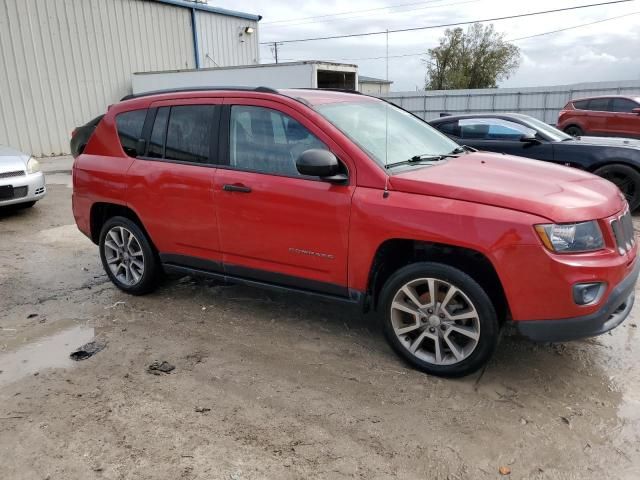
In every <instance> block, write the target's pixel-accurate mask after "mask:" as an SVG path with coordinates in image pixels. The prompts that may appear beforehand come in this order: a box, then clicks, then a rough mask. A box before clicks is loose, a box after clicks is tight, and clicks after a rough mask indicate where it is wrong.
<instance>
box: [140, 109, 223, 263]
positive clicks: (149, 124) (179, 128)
mask: <svg viewBox="0 0 640 480" xmlns="http://www.w3.org/2000/svg"><path fill="white" fill-rule="evenodd" d="M220 104H221V99H190V100H181V101H161V102H156V103H153V104H152V105H151V108H150V109H149V114H148V116H147V121H146V122H145V127H144V128H145V134H144V136H145V138H147V139H148V143H147V146H146V151H145V153H144V155H141V156H139V157H138V158H136V160H135V162H134V163H133V164H132V166H131V167H130V169H129V172H128V175H129V185H130V186H129V203H130V205H131V207H132V208H133V209H134V210H135V211H136V212H137V213H138V215H139V216H140V217H141V218H142V220H143V223H144V226H145V228H146V229H147V230H148V231H149V233H150V235H151V238H152V239H153V242H154V243H155V246H156V248H157V249H158V251H159V252H160V256H161V259H162V260H163V261H164V262H168V263H174V264H180V265H186V266H192V267H195V268H202V267H203V266H204V265H206V266H207V268H208V269H211V270H215V269H218V268H219V267H220V260H221V254H220V243H219V240H218V225H217V221H216V212H215V206H214V194H213V184H214V177H215V171H216V170H215V163H216V160H217V159H216V155H217V135H218V127H219V122H220V110H221V107H220Z"/></svg>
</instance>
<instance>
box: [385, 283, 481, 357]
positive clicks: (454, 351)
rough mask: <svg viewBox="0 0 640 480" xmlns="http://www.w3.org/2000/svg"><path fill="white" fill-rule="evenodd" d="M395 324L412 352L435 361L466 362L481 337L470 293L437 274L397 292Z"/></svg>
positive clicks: (407, 284) (394, 299) (394, 306)
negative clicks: (437, 276)
mask: <svg viewBox="0 0 640 480" xmlns="http://www.w3.org/2000/svg"><path fill="white" fill-rule="evenodd" d="M391 324H392V327H393V331H394V333H395V334H396V336H397V337H398V339H399V341H400V343H401V345H402V346H403V347H404V348H406V349H407V350H408V351H409V353H411V354H412V355H414V356H416V357H417V358H419V359H421V360H423V361H425V362H428V363H431V364H433V365H454V364H457V363H460V362H462V361H463V360H465V359H466V358H468V357H469V356H470V355H471V354H472V353H473V351H474V350H475V349H476V347H477V345H478V342H479V340H480V317H479V315H478V312H477V310H476V307H475V306H474V305H473V303H472V302H471V300H470V299H469V297H468V296H467V295H466V294H465V293H464V292H463V291H462V290H461V289H460V288H458V287H456V286H455V285H453V284H451V283H449V282H447V281H444V280H440V279H436V278H419V279H416V280H412V281H410V282H408V283H406V284H405V285H403V286H402V287H401V288H400V289H399V290H398V291H397V292H396V294H395V296H394V298H393V301H392V302H391Z"/></svg>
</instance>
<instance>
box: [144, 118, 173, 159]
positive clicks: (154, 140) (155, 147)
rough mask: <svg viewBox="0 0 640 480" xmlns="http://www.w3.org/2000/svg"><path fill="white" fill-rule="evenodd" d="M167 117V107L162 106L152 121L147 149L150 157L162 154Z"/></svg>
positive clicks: (157, 156) (161, 155) (160, 156)
mask: <svg viewBox="0 0 640 480" xmlns="http://www.w3.org/2000/svg"><path fill="white" fill-rule="evenodd" d="M168 119H169V107H162V108H160V109H159V110H158V112H157V113H156V119H155V121H154V122H153V129H152V130H151V138H150V139H149V150H148V151H147V156H148V157H152V158H162V157H163V156H164V137H165V134H166V133H167V120H168Z"/></svg>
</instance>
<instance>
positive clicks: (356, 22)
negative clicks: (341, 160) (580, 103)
mask: <svg viewBox="0 0 640 480" xmlns="http://www.w3.org/2000/svg"><path fill="white" fill-rule="evenodd" d="M600 1H601V0H600ZM209 3H210V4H211V5H215V6H219V7H222V8H228V9H232V10H239V11H244V12H247V13H255V14H258V15H262V17H263V18H262V20H261V21H260V24H259V30H258V31H259V40H260V42H273V41H280V40H290V39H301V38H310V37H319V36H330V35H343V34H351V33H360V32H373V31H381V30H387V29H389V30H393V29H401V28H410V27H418V26H428V25H438V24H443V23H453V22H464V21H471V20H478V19H485V18H493V17H502V16H509V15H516V14H521V13H528V12H534V11H541V10H552V9H557V8H563V7H571V6H576V5H585V4H590V3H599V0H537V1H536V2H522V1H520V2H519V1H515V0H512V1H503V0H424V1H422V2H420V1H417V0H350V1H348V2H345V1H336V0H305V1H291V0H270V1H269V2H265V1H258V0H234V1H233V2H230V1H227V2H225V1H215V2H214V1H211V0H210V1H209ZM634 12H638V13H637V14H635V15H630V14H632V13H634ZM336 14H339V15H336ZM327 15H331V16H327ZM623 15H627V16H626V17H624V18H618V19H613V20H610V21H605V22H602V23H598V24H594V25H589V26H584V27H580V28H575V29H571V30H567V31H564V32H559V33H555V34H551V35H545V36H539V37H534V38H530V39H525V40H518V41H514V43H515V44H516V45H518V47H520V49H521V55H522V56H521V65H520V67H519V69H518V70H517V71H516V72H515V73H514V74H513V75H512V76H511V77H510V78H508V79H507V80H504V81H503V82H501V83H500V86H501V87H527V86H540V85H562V84H568V83H578V82H590V81H605V80H637V79H640V0H634V1H631V2H628V3H621V4H616V5H606V6H599V7H592V8H585V9H581V10H574V11H570V12H560V13H551V14H546V15H540V16H535V17H528V18H520V19H511V20H503V21H496V22H493V23H494V26H495V28H496V30H497V31H499V32H501V33H504V34H505V39H506V40H510V39H518V38H521V37H526V36H530V35H536V34H539V33H543V32H549V31H553V30H558V29H563V28H567V27H573V26H576V25H581V24H585V23H590V22H596V21H599V20H603V19H608V18H612V17H619V16H623ZM308 17H313V18H308ZM463 28H466V27H463ZM444 30H445V29H444V28H436V29H430V30H419V31H413V32H402V33H390V34H389V56H390V58H389V63H388V69H389V80H391V81H393V82H394V83H393V85H392V90H393V91H409V90H416V89H422V88H423V87H424V80H425V66H424V64H423V60H424V59H425V56H424V54H423V52H426V50H427V49H429V48H432V47H435V46H437V45H438V40H439V38H440V37H441V36H442V35H443V34H444ZM411 54H418V55H411ZM385 55H386V38H385V35H373V36H367V37H355V38H344V39H334V40H320V41H313V42H302V43H285V44H283V45H281V46H279V47H278V57H279V60H280V61H294V60H330V61H336V62H340V63H353V64H356V65H358V73H359V74H360V75H366V76H371V77H378V78H385V77H386V75H387V73H386V71H387V64H386V61H385V58H384V57H385ZM399 55H405V56H402V57H399ZM406 55H411V56H406ZM372 57H382V58H372ZM260 61H261V63H272V62H273V61H274V56H273V47H272V46H269V45H261V46H260Z"/></svg>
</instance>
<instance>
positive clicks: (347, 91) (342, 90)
mask: <svg viewBox="0 0 640 480" xmlns="http://www.w3.org/2000/svg"><path fill="white" fill-rule="evenodd" d="M296 90H324V91H326V92H341V93H355V94H356V95H362V92H359V91H358V90H352V89H350V88H323V87H318V88H313V87H303V88H297V89H296Z"/></svg>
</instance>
